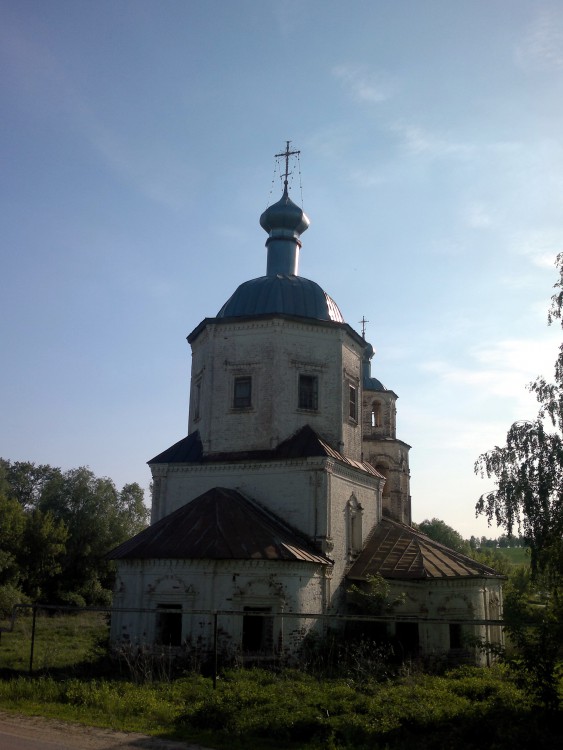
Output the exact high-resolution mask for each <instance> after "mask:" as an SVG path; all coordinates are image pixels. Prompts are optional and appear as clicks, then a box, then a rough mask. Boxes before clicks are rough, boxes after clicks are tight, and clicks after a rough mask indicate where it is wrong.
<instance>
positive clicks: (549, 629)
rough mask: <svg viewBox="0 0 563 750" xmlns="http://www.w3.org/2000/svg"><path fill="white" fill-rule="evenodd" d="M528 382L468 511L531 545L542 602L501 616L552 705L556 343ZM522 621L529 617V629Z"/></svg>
mask: <svg viewBox="0 0 563 750" xmlns="http://www.w3.org/2000/svg"><path fill="white" fill-rule="evenodd" d="M556 265H557V268H558V271H559V279H558V281H557V283H556V284H555V289H556V293H555V294H554V295H553V296H552V299H551V308H550V311H549V314H548V323H550V324H551V323H552V322H553V321H554V320H560V321H562V323H563V254H559V255H558V257H557V261H556ZM529 389H530V391H531V392H532V393H534V394H535V395H536V398H537V400H538V403H539V410H538V414H537V417H536V418H535V419H534V420H531V421H526V422H516V423H515V424H513V425H512V426H511V427H510V429H509V430H508V433H507V436H506V445H504V446H503V447H499V446H496V447H495V448H494V449H493V450H491V451H488V452H487V453H483V454H481V456H479V458H478V459H477V462H476V464H475V470H476V472H477V473H480V474H481V475H482V476H487V477H494V478H495V488H494V489H493V490H491V491H490V492H488V493H485V494H484V495H482V496H481V497H480V498H479V501H478V502H477V505H476V510H477V513H483V514H485V515H486V517H487V518H488V520H489V522H491V521H493V520H495V521H496V522H497V524H498V525H499V526H502V527H503V528H504V529H505V530H506V531H507V533H508V534H509V535H510V534H512V533H513V531H514V529H515V528H517V529H518V530H519V531H522V532H523V535H524V537H525V541H526V543H527V545H528V546H529V547H530V551H531V573H532V578H533V579H534V580H538V579H539V578H540V577H542V579H543V581H544V582H545V586H546V588H547V590H548V591H549V598H548V600H547V603H546V604H543V605H541V606H536V607H535V608H534V609H532V608H531V607H530V604H529V602H526V601H524V600H523V599H522V597H520V599H518V600H515V602H513V603H512V604H510V603H509V604H510V606H508V607H507V608H506V617H507V619H508V621H509V625H508V630H509V632H510V633H511V635H512V638H513V640H514V641H515V642H516V643H517V644H518V646H519V647H520V650H521V653H522V656H523V663H524V671H525V672H526V673H527V674H528V675H530V676H531V677H530V679H531V685H532V689H533V691H534V692H535V693H536V695H538V696H539V697H540V698H541V700H542V702H543V703H544V704H546V705H550V706H553V705H556V704H557V690H556V671H557V669H556V668H557V648H556V647H555V646H554V644H558V643H560V641H561V638H562V636H563V605H562V596H561V582H562V580H563V435H562V431H563V345H561V346H560V348H559V353H558V357H557V360H556V363H555V379H554V381H553V382H551V383H549V382H547V381H546V380H545V379H544V378H543V377H538V378H537V379H536V380H535V381H534V382H533V383H531V384H530V386H529ZM511 606H512V614H511V609H510V607H511ZM529 621H532V622H533V627H532V629H531V630H530V627H529V625H528V622H529ZM531 633H533V636H532V635H531ZM540 653H541V654H543V656H542V657H541V658H540V656H539V655H540Z"/></svg>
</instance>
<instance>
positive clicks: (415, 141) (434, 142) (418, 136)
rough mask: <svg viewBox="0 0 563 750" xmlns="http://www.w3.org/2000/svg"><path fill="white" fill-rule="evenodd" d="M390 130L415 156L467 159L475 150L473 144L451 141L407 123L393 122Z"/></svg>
mask: <svg viewBox="0 0 563 750" xmlns="http://www.w3.org/2000/svg"><path fill="white" fill-rule="evenodd" d="M390 130H391V132H392V133H394V134H395V135H396V136H397V137H398V138H399V139H400V141H401V143H402V146H403V148H404V149H405V150H406V151H408V152H409V153H411V154H414V155H417V156H419V155H424V156H430V157H431V158H436V157H443V156H455V157H457V158H462V159H468V158H470V157H471V156H473V155H474V153H475V150H476V147H475V146H474V145H473V144H470V143H463V142H456V141H452V140H449V139H447V138H444V137H443V136H440V135H436V134H434V133H430V132H428V131H426V130H424V129H423V128H420V127H417V126H416V125H410V124H408V123H403V122H395V123H393V124H392V125H391V126H390Z"/></svg>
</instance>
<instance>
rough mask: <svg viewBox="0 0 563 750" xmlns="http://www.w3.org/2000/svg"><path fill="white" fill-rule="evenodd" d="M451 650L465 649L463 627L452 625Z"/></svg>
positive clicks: (457, 624)
mask: <svg viewBox="0 0 563 750" xmlns="http://www.w3.org/2000/svg"><path fill="white" fill-rule="evenodd" d="M450 648H463V639H462V632H461V625H460V624H459V623H450Z"/></svg>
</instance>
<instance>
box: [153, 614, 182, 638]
mask: <svg viewBox="0 0 563 750" xmlns="http://www.w3.org/2000/svg"><path fill="white" fill-rule="evenodd" d="M156 610H157V611H156V642H157V643H161V644H162V645H163V646H180V645H181V643H182V605H181V604H158V605H157V608H156Z"/></svg>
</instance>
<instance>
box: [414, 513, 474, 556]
mask: <svg viewBox="0 0 563 750" xmlns="http://www.w3.org/2000/svg"><path fill="white" fill-rule="evenodd" d="M417 526H418V530H419V531H421V532H422V533H423V534H426V536H429V537H430V539H433V540H434V541H435V542H439V543H440V544H443V545H445V546H446V547H449V548H450V549H453V550H455V551H456V552H462V553H463V554H464V555H468V554H469V553H470V551H471V548H470V545H469V542H467V541H466V540H465V539H464V538H463V537H462V536H461V534H459V533H458V532H457V531H456V530H455V529H453V528H452V527H451V526H448V524H447V523H445V522H444V521H442V520H440V519H439V518H433V519H432V520H428V519H425V520H424V521H422V523H419V524H418V525H417Z"/></svg>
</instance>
